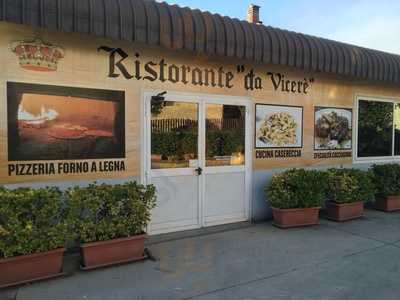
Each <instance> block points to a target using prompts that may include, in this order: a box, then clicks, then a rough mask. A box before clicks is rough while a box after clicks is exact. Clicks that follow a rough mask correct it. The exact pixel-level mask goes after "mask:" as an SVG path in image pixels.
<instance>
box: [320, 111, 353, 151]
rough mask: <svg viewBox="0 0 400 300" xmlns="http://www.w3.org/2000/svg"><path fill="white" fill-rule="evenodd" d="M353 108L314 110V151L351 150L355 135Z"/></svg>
mask: <svg viewBox="0 0 400 300" xmlns="http://www.w3.org/2000/svg"><path fill="white" fill-rule="evenodd" d="M352 127H353V111H352V109H351V108H337V107H320V106H317V107H315V109H314V150H351V149H352V140H353V139H352V133H353V128H352Z"/></svg>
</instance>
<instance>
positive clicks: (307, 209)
mask: <svg viewBox="0 0 400 300" xmlns="http://www.w3.org/2000/svg"><path fill="white" fill-rule="evenodd" d="M325 187H326V180H325V175H324V173H323V172H319V171H311V170H310V171H308V170H304V169H292V170H288V171H286V172H283V173H280V174H276V175H274V176H273V178H272V181H271V183H270V184H269V185H268V186H267V188H266V194H267V200H268V201H269V203H270V205H271V206H272V212H273V217H274V222H275V225H277V226H278V227H281V228H290V227H298V226H308V225H316V224H318V217H319V210H320V208H321V206H322V204H323V203H324V200H325Z"/></svg>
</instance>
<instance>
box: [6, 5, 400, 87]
mask: <svg viewBox="0 0 400 300" xmlns="http://www.w3.org/2000/svg"><path fill="white" fill-rule="evenodd" d="M0 20H1V21H6V22H12V23H17V24H24V25H30V26H35V27H42V28H47V29H51V30H58V31H63V32H76V33H81V34H88V35H94V36H97V37H107V38H112V39H119V40H126V41H131V42H139V43H145V44H149V45H152V46H160V47H164V48H167V49H173V50H187V51H191V52H196V53H202V54H206V55H218V56H227V57H233V58H238V59H246V60H250V61H255V62H259V63H260V62H261V63H269V64H275V65H281V66H287V67H295V68H298V69H302V70H306V71H315V72H325V73H331V74H337V75H342V76H351V77H354V78H359V79H365V80H374V81H383V82H389V83H399V82H400V56H399V55H395V54H390V53H386V52H382V51H378V50H372V49H367V48H363V47H359V46H354V45H350V44H346V43H342V42H336V41H333V40H328V39H325V38H319V37H315V36H311V35H306V34H302V33H297V32H293V31H288V30H283V29H279V28H274V27H270V26H264V25H257V24H250V23H248V22H246V21H241V20H238V19H234V18H229V17H226V16H221V15H219V14H211V13H210V12H202V11H200V10H198V9H191V8H188V7H180V6H178V5H169V4H167V3H165V2H155V1H153V0H79V1H76V0H0Z"/></svg>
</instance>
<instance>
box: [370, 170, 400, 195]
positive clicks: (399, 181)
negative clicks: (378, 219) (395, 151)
mask: <svg viewBox="0 0 400 300" xmlns="http://www.w3.org/2000/svg"><path fill="white" fill-rule="evenodd" d="M371 171H372V173H373V180H374V185H375V190H376V197H377V198H386V197H387V196H392V195H393V196H394V195H400V165H398V164H384V165H373V166H372V168H371Z"/></svg>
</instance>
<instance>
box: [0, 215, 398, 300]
mask: <svg viewBox="0 0 400 300" xmlns="http://www.w3.org/2000/svg"><path fill="white" fill-rule="evenodd" d="M150 248H151V251H152V252H153V254H154V255H155V256H156V257H157V258H158V261H156V262H153V261H145V262H140V263H136V264H130V265H124V266H119V267H114V268H108V269H103V270H98V271H92V272H88V273H83V272H79V271H76V273H75V274H74V275H73V276H70V277H66V278H63V279H58V280H53V281H47V282H42V283H36V284H32V285H29V286H24V287H21V288H19V289H14V290H5V291H3V292H0V299H1V300H3V299H17V300H28V299H29V300H53V299H56V300H64V299H65V300H67V299H68V300H78V299H87V300H91V299H94V300H103V299H104V300H114V299H118V300H120V299H121V300H122V299H124V300H125V299H129V300H135V299H151V300H157V299H168V300H170V299H201V300H209V299H230V300H231V299H246V300H250V299H263V300H264V299H272V300H281V299H285V300H286V299H293V300H297V299H299V300H302V299H304V300H312V299H318V300H321V299H327V300H328V299H329V300H331V299H340V300H343V299H351V300H356V299H363V300H367V299H371V300H376V299H379V300H382V299H393V300H398V299H400V213H394V214H385V213H381V212H377V211H372V210H368V211H367V212H366V215H365V217H364V218H363V219H361V220H358V221H352V222H349V223H345V224H338V223H334V222H330V221H327V220H321V225H320V226H317V227H308V228H301V229H292V230H280V229H277V228H275V227H273V226H271V224H269V223H265V224H258V225H255V226H250V227H247V228H241V229H236V230H232V231H228V232H223V233H214V234H209V235H205V236H200V237H195V238H185V239H181V240H174V241H169V242H162V243H158V244H153V245H151V246H150Z"/></svg>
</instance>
